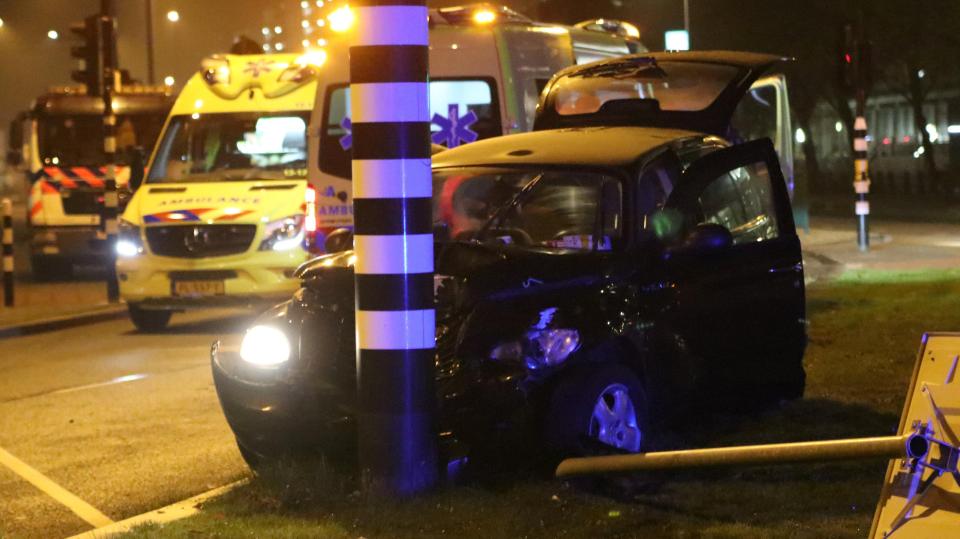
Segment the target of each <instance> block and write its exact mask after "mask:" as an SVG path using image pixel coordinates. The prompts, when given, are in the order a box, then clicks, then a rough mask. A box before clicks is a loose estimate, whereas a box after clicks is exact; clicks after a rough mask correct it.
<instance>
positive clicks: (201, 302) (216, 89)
mask: <svg viewBox="0 0 960 539" xmlns="http://www.w3.org/2000/svg"><path fill="white" fill-rule="evenodd" d="M322 63H323V56H322V54H320V53H306V54H299V55H298V54H271V55H216V56H212V57H209V58H207V59H205V60H204V61H203V64H202V69H201V70H200V71H199V72H198V73H196V74H195V75H194V76H193V77H192V78H191V79H190V80H189V81H188V82H187V84H186V85H185V86H184V88H183V90H182V91H181V93H180V95H179V96H178V97H177V100H176V102H175V103H174V105H173V109H172V110H171V111H170V117H169V118H168V120H167V122H166V125H165V126H164V127H163V132H162V134H161V136H160V139H159V141H158V142H157V144H156V147H155V148H154V151H153V155H152V157H151V159H150V164H149V167H148V173H147V176H146V179H145V181H144V182H143V183H142V185H138V186H136V187H137V189H136V191H135V193H134V195H133V197H132V198H131V199H130V201H129V203H128V204H127V206H126V209H125V210H124V212H123V214H122V216H121V219H120V223H119V225H120V230H119V237H118V241H117V254H118V258H117V275H118V279H119V284H120V295H121V297H122V298H123V299H124V300H126V302H127V305H128V309H129V313H130V318H131V320H132V321H133V323H134V325H135V326H136V327H137V328H138V329H140V330H144V331H156V330H159V329H162V328H164V327H165V326H166V325H167V323H168V322H169V320H170V317H171V314H172V313H173V312H176V311H181V310H185V309H193V308H201V307H223V306H253V305H256V304H260V303H262V302H270V301H274V300H276V299H279V298H283V297H287V296H289V295H290V293H291V292H292V291H293V290H295V289H296V288H297V281H296V279H293V278H292V277H293V272H294V270H295V269H296V267H297V266H298V265H299V264H301V263H303V262H304V261H306V260H307V258H308V257H310V256H311V254H310V249H311V244H310V237H311V233H312V232H313V231H314V230H315V229H316V220H315V215H316V212H315V209H314V202H315V200H316V197H315V195H316V193H315V191H314V190H313V189H312V188H311V187H309V186H308V185H307V124H308V123H309V120H310V112H311V111H312V110H313V103H314V96H315V93H316V89H317V78H318V75H319V73H320V72H321V67H320V66H321V64H322Z"/></svg>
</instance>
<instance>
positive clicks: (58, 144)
mask: <svg viewBox="0 0 960 539" xmlns="http://www.w3.org/2000/svg"><path fill="white" fill-rule="evenodd" d="M164 119H165V116H164V115H162V114H136V115H134V114H121V115H118V116H117V157H118V158H119V159H120V161H121V164H128V163H126V162H125V161H126V159H127V158H128V156H129V155H130V154H129V152H128V150H129V149H130V148H136V147H141V148H151V147H152V146H153V143H154V141H156V140H157V135H158V134H159V133H160V128H161V127H162V126H163V120H164ZM37 127H38V132H37V139H38V142H39V145H40V158H41V159H42V160H43V163H44V164H47V165H61V166H87V167H89V166H100V165H103V164H105V163H106V162H107V158H106V155H105V154H104V153H103V118H102V117H101V116H99V115H93V114H58V115H48V116H46V115H45V116H42V117H41V119H40V120H39V121H38V123H37Z"/></svg>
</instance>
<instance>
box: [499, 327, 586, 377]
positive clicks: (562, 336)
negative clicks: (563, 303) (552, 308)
mask: <svg viewBox="0 0 960 539" xmlns="http://www.w3.org/2000/svg"><path fill="white" fill-rule="evenodd" d="M578 348H580V333H579V332H578V331H577V330H575V329H535V330H532V331H528V332H527V333H526V334H524V336H523V337H522V338H520V339H517V340H513V341H507V342H503V343H500V344H498V345H497V346H494V347H493V349H491V350H490V359H493V360H495V361H515V362H521V361H522V362H523V364H524V365H525V366H526V367H527V368H528V369H530V370H532V371H533V370H538V369H542V368H545V367H554V366H556V365H559V364H561V363H563V362H564V361H566V359H567V358H568V357H570V354H572V353H574V352H576V351H577V349H578Z"/></svg>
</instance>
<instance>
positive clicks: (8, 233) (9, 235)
mask: <svg viewBox="0 0 960 539" xmlns="http://www.w3.org/2000/svg"><path fill="white" fill-rule="evenodd" d="M3 243H6V244H7V245H10V244H12V243H13V229H12V228H4V229H3Z"/></svg>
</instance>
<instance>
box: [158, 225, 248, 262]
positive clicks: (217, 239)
mask: <svg viewBox="0 0 960 539" xmlns="http://www.w3.org/2000/svg"><path fill="white" fill-rule="evenodd" d="M256 234H257V225H173V226H151V227H147V244H148V245H149V246H150V251H151V252H152V253H153V254H155V255H158V256H171V257H176V258H206V257H211V256H229V255H236V254H241V253H245V252H247V249H249V248H250V244H251V243H252V242H253V237H254V236H256Z"/></svg>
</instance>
